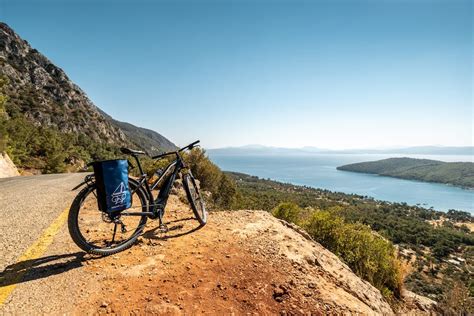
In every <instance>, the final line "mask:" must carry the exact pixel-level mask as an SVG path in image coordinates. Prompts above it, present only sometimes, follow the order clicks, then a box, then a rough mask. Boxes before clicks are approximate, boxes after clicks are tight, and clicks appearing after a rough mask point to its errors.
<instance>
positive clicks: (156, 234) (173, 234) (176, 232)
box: [142, 217, 203, 240]
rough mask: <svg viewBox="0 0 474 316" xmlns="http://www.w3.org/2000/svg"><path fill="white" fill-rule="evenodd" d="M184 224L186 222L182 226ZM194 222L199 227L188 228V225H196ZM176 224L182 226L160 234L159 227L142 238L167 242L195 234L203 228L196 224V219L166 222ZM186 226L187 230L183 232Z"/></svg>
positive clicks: (171, 227)
mask: <svg viewBox="0 0 474 316" xmlns="http://www.w3.org/2000/svg"><path fill="white" fill-rule="evenodd" d="M182 222H184V223H185V224H181V223H182ZM194 222H195V223H196V224H197V225H198V226H195V225H194V226H191V227H189V228H188V227H187V226H188V224H190V223H194ZM176 223H180V224H177V225H173V226H168V229H167V231H166V232H160V227H159V226H157V227H154V228H152V229H150V230H147V231H146V232H144V233H143V234H142V237H143V238H145V239H154V240H167V239H172V238H178V237H182V236H185V235H188V234H191V233H194V232H195V231H198V230H200V229H201V228H202V227H203V225H200V224H199V223H197V222H196V219H195V218H194V217H187V218H180V219H176V220H173V221H169V222H166V223H165V224H166V225H168V224H176ZM185 226H186V230H184V231H183V228H185Z"/></svg>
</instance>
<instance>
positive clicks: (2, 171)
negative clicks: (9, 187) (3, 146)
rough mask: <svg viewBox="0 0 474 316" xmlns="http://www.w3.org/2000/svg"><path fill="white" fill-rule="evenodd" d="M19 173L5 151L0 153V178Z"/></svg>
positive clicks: (14, 175)
mask: <svg viewBox="0 0 474 316" xmlns="http://www.w3.org/2000/svg"><path fill="white" fill-rule="evenodd" d="M19 175H20V173H19V172H18V169H17V168H16V166H15V164H14V163H13V161H12V160H11V159H10V157H8V155H7V154H6V153H0V178H8V177H16V176H19Z"/></svg>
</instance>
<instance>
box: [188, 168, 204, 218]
mask: <svg viewBox="0 0 474 316" xmlns="http://www.w3.org/2000/svg"><path fill="white" fill-rule="evenodd" d="M183 185H184V190H185V191H186V196H187V198H188V201H189V204H191V209H192V210H193V213H194V215H195V216H196V219H197V220H198V222H199V223H200V224H201V225H205V224H206V222H207V212H206V206H205V205H204V200H203V199H202V196H201V193H200V192H199V188H198V187H197V185H196V181H195V180H194V177H193V176H192V175H191V174H185V175H184V177H183Z"/></svg>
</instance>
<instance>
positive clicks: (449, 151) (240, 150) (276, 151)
mask: <svg viewBox="0 0 474 316" xmlns="http://www.w3.org/2000/svg"><path fill="white" fill-rule="evenodd" d="M207 151H208V153H210V154H212V155H298V154H300V155H305V154H411V155H471V156H472V155H474V147H472V146H466V147H453V146H450V147H447V146H446V147H445V146H417V147H401V148H391V149H347V150H330V149H323V148H318V147H301V148H284V147H269V146H262V145H247V146H241V147H224V148H216V149H208V150H207Z"/></svg>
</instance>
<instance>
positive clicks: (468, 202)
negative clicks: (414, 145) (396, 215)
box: [209, 153, 474, 214]
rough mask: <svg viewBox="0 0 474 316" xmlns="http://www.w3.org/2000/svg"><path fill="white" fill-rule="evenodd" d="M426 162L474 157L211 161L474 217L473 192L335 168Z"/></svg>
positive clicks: (351, 156) (225, 158)
mask: <svg viewBox="0 0 474 316" xmlns="http://www.w3.org/2000/svg"><path fill="white" fill-rule="evenodd" d="M397 156H404V157H412V158H426V159H433V160H441V161H471V162H472V160H473V157H472V156H456V155H442V156H438V155H407V154H404V155H394V154H390V155H381V154H307V155H301V154H298V155H291V154H288V155H222V154H212V153H211V154H209V157H210V158H211V160H212V161H213V162H215V163H216V164H217V165H218V166H219V167H220V168H221V169H222V170H225V171H236V172H242V173H246V174H250V175H255V176H258V177H260V178H265V179H267V178H269V179H272V180H276V181H281V182H285V183H292V184H296V185H306V186H311V187H315V188H321V189H327V190H331V191H336V192H344V193H355V194H359V195H364V196H370V197H373V198H375V199H377V200H385V201H391V202H406V203H407V204H410V205H421V206H423V207H426V208H430V207H433V208H434V209H435V210H439V211H447V210H449V209H456V210H463V211H468V212H470V213H471V214H472V213H474V190H470V189H463V188H459V187H454V186H450V185H445V184H438V183H427V182H420V181H412V180H403V179H396V178H390V177H383V176H378V175H371V174H362V173H354V172H348V171H340V170H337V169H336V167H338V166H341V165H345V164H349V163H355V162H363V161H373V160H379V159H385V158H390V157H397Z"/></svg>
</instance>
